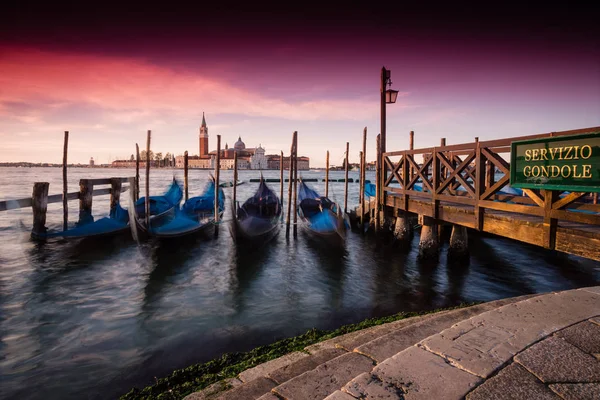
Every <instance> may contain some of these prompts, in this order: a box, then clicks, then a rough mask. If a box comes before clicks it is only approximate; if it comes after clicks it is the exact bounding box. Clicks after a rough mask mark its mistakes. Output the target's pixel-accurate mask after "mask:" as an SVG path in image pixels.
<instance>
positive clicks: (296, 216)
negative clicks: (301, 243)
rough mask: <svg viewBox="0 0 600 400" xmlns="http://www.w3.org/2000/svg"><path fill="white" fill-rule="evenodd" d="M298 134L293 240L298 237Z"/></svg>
mask: <svg viewBox="0 0 600 400" xmlns="http://www.w3.org/2000/svg"><path fill="white" fill-rule="evenodd" d="M297 200H298V132H297V131H294V239H295V238H296V237H297V236H298V209H297V206H296V202H297Z"/></svg>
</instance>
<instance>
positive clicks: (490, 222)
mask: <svg viewBox="0 0 600 400" xmlns="http://www.w3.org/2000/svg"><path fill="white" fill-rule="evenodd" d="M483 231H484V232H488V233H493V234H494V235H498V236H502V237H506V238H509V239H514V240H518V241H520V242H525V243H530V244H534V245H536V246H543V245H544V241H543V234H544V230H543V227H542V224H541V223H535V222H530V221H521V220H502V219H497V218H494V216H493V215H492V214H486V215H485V218H484V221H483Z"/></svg>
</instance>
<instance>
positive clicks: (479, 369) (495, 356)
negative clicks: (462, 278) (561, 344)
mask: <svg viewBox="0 0 600 400" xmlns="http://www.w3.org/2000/svg"><path fill="white" fill-rule="evenodd" d="M599 314H600V287H596V288H591V289H590V288H583V289H577V290H571V291H565V292H558V293H550V294H545V295H541V296H539V297H535V298H528V299H525V300H522V301H518V302H514V301H513V302H512V304H511V303H507V304H505V305H503V306H501V307H497V308H494V309H492V310H489V311H486V312H483V313H480V314H478V315H476V316H473V317H471V318H468V319H465V320H463V321H461V322H459V323H457V324H454V325H453V326H451V327H449V328H447V329H445V330H443V331H441V332H439V333H436V334H433V335H431V336H429V337H427V338H425V339H423V340H421V341H420V342H418V343H415V344H414V345H412V346H409V347H408V348H406V349H404V350H402V351H401V352H399V353H397V354H395V355H394V356H392V357H390V358H387V359H385V360H384V361H383V362H381V363H379V364H378V365H377V366H376V367H375V368H374V369H373V370H372V371H371V372H368V373H363V374H361V375H360V376H358V377H356V378H354V379H353V380H352V381H350V382H349V383H348V384H346V385H345V386H343V387H342V388H341V390H342V392H345V393H347V394H349V395H351V397H354V398H359V399H363V398H382V397H384V398H389V399H404V400H409V399H434V398H444V399H463V398H464V397H465V395H467V393H469V392H471V391H473V389H474V388H475V387H477V386H478V385H479V384H481V383H482V382H483V381H484V380H485V379H487V378H489V377H490V376H491V375H492V374H494V373H495V372H496V371H498V370H499V369H500V368H503V367H504V366H505V365H507V363H510V362H511V360H512V359H513V357H514V356H515V355H516V354H518V353H520V352H521V351H523V350H524V349H527V348H529V347H530V346H531V345H532V344H534V343H536V342H537V341H539V340H540V339H542V338H545V337H547V336H548V335H551V334H552V333H554V332H557V331H558V330H561V329H564V328H566V327H569V326H571V325H573V324H575V323H577V322H580V321H584V320H586V319H588V318H595V317H596V316H597V315H599ZM589 322H590V323H593V320H590V321H589ZM581 326H582V328H580V330H584V328H585V332H584V333H581V334H580V336H581V340H580V342H581V343H584V342H585V343H586V344H588V345H589V346H591V347H590V348H596V347H595V346H596V345H595V344H594V343H595V342H591V344H590V341H589V340H588V339H586V338H587V336H590V332H593V330H594V328H595V327H594V326H593V325H589V324H587V322H586V323H584V324H582V325H581ZM568 334H569V331H565V333H563V334H562V336H564V337H567V336H566V335H568ZM586 335H587V336H586ZM557 338H560V340H562V338H561V336H560V335H557ZM557 340H559V339H557ZM557 340H555V342H556V341H557ZM542 343H543V342H542ZM548 343H550V344H552V343H554V342H551V341H550V342H548ZM536 346H538V347H543V345H541V344H540V345H536ZM536 346H534V347H532V348H531V349H532V350H531V351H530V352H533V350H535V348H536ZM547 346H549V345H547ZM582 346H583V345H582ZM571 350H572V349H571ZM573 351H574V350H573ZM523 354H529V353H527V351H525V352H524V353H523ZM544 354H554V353H553V352H552V351H550V352H549V351H545V352H544ZM524 357H525V356H523V357H522V358H524ZM582 357H583V356H582ZM586 357H587V359H588V360H594V357H592V356H591V355H588V356H586ZM530 358H531V357H530ZM558 358H560V357H558ZM514 359H515V360H517V361H519V360H521V359H520V358H519V357H515V358H514ZM521 361H523V360H521ZM527 361H530V360H529V359H528V360H527ZM532 364H533V363H532ZM546 364H548V363H547V362H546ZM546 367H547V366H546ZM515 368H516V367H515ZM513 369H514V368H513ZM599 370H600V369H599ZM511 371H512V372H515V371H516V369H514V371H513V370H507V372H506V373H505V374H508V375H510V372H511ZM517 372H518V371H517ZM499 376H500V375H499ZM594 376H595V375H594ZM598 376H600V375H598ZM490 381H491V380H490ZM486 384H487V382H486ZM484 386H485V384H484V385H482V386H481V387H482V388H483V387H484ZM473 393H475V392H473ZM482 393H483V392H482ZM483 398H487V397H486V396H485V395H484V396H483Z"/></svg>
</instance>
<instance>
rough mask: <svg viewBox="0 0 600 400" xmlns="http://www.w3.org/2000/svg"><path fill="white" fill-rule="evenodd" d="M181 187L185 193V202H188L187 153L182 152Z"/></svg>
mask: <svg viewBox="0 0 600 400" xmlns="http://www.w3.org/2000/svg"><path fill="white" fill-rule="evenodd" d="M183 187H184V192H185V201H187V200H188V196H189V192H188V152H187V150H186V151H184V152H183Z"/></svg>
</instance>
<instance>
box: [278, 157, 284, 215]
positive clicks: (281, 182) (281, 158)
mask: <svg viewBox="0 0 600 400" xmlns="http://www.w3.org/2000/svg"><path fill="white" fill-rule="evenodd" d="M279 201H280V202H281V222H283V151H281V156H280V157H279Z"/></svg>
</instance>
